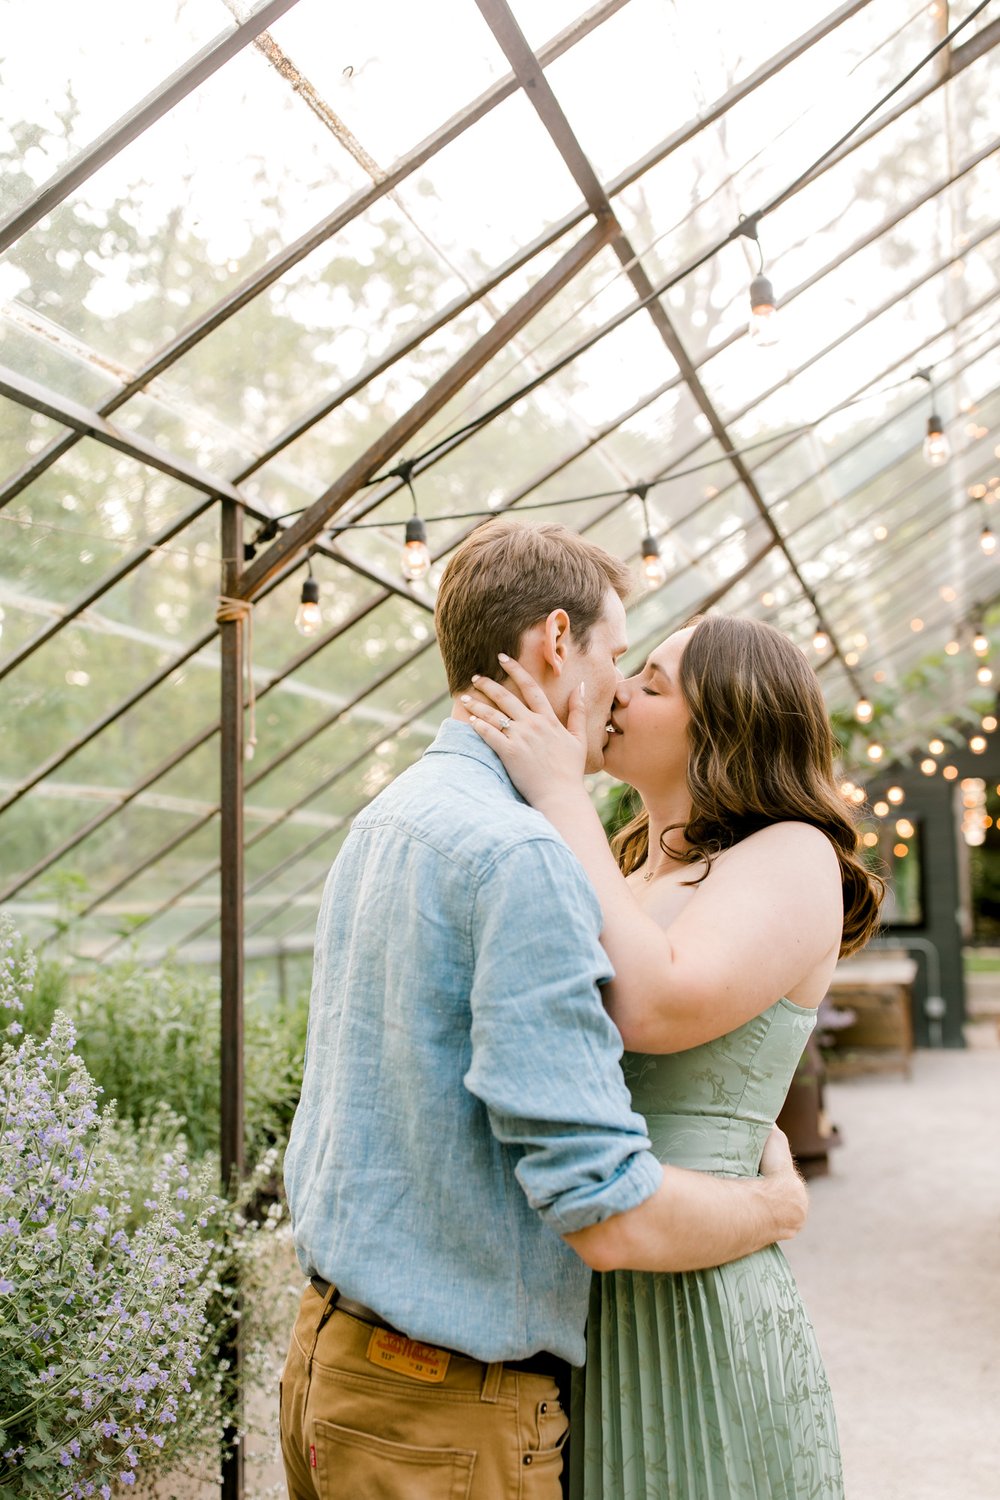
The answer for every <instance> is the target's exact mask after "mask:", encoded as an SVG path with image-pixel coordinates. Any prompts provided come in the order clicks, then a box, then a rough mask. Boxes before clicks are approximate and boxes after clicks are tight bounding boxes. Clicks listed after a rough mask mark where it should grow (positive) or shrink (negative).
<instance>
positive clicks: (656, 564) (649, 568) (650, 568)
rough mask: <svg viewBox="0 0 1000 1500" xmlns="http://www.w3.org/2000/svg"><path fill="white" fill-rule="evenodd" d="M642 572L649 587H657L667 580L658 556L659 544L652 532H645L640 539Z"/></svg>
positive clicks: (664, 569)
mask: <svg viewBox="0 0 1000 1500" xmlns="http://www.w3.org/2000/svg"><path fill="white" fill-rule="evenodd" d="M642 574H643V577H644V578H645V580H646V587H647V588H650V589H658V588H659V587H660V585H661V584H663V583H666V581H667V570H666V568H665V567H664V565H663V558H662V557H661V556H660V544H659V542H658V541H657V540H656V538H655V536H653V535H652V533H647V535H646V536H644V537H643V539H642Z"/></svg>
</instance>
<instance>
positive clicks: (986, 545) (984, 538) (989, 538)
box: [979, 526, 997, 557]
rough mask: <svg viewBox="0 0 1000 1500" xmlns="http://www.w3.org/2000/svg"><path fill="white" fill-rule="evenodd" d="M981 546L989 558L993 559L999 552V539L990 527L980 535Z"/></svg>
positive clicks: (985, 528) (984, 528) (986, 527)
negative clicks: (996, 552) (997, 551)
mask: <svg viewBox="0 0 1000 1500" xmlns="http://www.w3.org/2000/svg"><path fill="white" fill-rule="evenodd" d="M979 545H980V548H981V549H982V551H983V552H984V554H985V555H986V556H987V557H992V556H993V554H994V552H995V551H996V550H997V539H996V537H995V536H994V535H993V533H992V531H991V530H990V528H989V527H988V526H984V527H983V529H982V531H981V532H980V533H979Z"/></svg>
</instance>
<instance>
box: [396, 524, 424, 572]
mask: <svg viewBox="0 0 1000 1500" xmlns="http://www.w3.org/2000/svg"><path fill="white" fill-rule="evenodd" d="M430 565H431V554H430V550H429V548H428V546H427V528H426V526H425V525H424V523H423V521H421V519H420V517H419V516H411V517H410V519H409V520H408V521H407V523H406V540H405V542H404V544H403V557H402V561H401V564H400V566H401V568H402V573H403V577H404V578H405V579H406V581H407V583H416V582H417V581H418V580H419V579H421V578H425V577H426V576H427V572H428V569H429V568H430Z"/></svg>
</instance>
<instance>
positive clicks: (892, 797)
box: [885, 786, 906, 807]
mask: <svg viewBox="0 0 1000 1500" xmlns="http://www.w3.org/2000/svg"><path fill="white" fill-rule="evenodd" d="M885 796H886V801H887V802H891V803H892V805H893V807H898V806H899V804H900V803H901V802H902V801H903V799H904V797H905V796H906V793H905V792H904V791H903V788H902V787H901V786H891V787H890V788H889V790H888V791H887V792H886V794H885Z"/></svg>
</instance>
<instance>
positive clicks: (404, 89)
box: [0, 0, 1000, 959]
mask: <svg viewBox="0 0 1000 1500" xmlns="http://www.w3.org/2000/svg"><path fill="white" fill-rule="evenodd" d="M996 11H997V7H996V6H995V5H991V4H989V3H987V4H982V3H980V4H975V3H971V0H962V3H959V4H948V3H945V0H938V3H934V4H915V3H912V0H856V3H848V4H842V5H840V6H839V7H837V8H831V7H830V6H828V5H816V4H812V3H810V0H796V3H791V0H777V3H772V4H770V5H768V6H766V7H764V6H761V5H752V4H751V5H748V4H744V3H739V0H722V3H719V4H714V5H704V4H697V3H695V0H669V3H668V0H603V3H597V4H594V5H592V6H591V7H590V8H589V9H587V10H581V9H580V7H579V5H578V4H574V3H571V0H513V3H505V0H435V3H434V4H433V5H432V6H428V5H422V6H417V5H413V4H408V3H405V0H366V4H365V5H364V6H351V7H346V6H338V5H330V4H329V3H328V0H297V3H295V0H272V3H269V4H261V5H258V6H256V7H249V6H246V5H240V4H238V3H236V0H151V3H148V4H145V5H142V6H135V5H127V4H125V3H124V0H111V3H109V4H108V5H106V6H104V7H103V8H102V11H101V18H100V26H99V28H98V30H99V34H97V31H95V25H94V12H93V11H92V10H89V11H88V10H87V8H86V7H80V6H78V5H70V4H69V3H68V0H51V3H49V4H47V5H45V6H37V7H34V8H32V9H30V10H29V8H28V7H26V6H23V5H20V4H17V3H16V0H8V3H7V5H6V7H5V23H6V24H5V25H4V28H3V33H2V35H3V42H2V44H0V50H2V57H0V78H2V82H3V97H4V111H3V123H2V126H0V156H2V159H3V166H4V171H3V174H2V188H0V192H2V198H0V215H2V220H0V317H2V320H3V321H2V326H3V351H2V354H0V364H2V369H0V403H2V412H3V417H4V419H5V420H4V421H3V424H2V437H0V524H2V530H0V542H2V546H0V629H2V636H0V679H2V688H0V692H2V694H3V713H2V720H0V733H2V736H3V741H2V754H0V848H2V857H0V902H2V903H3V904H4V905H5V906H6V907H7V909H8V910H9V911H10V912H11V914H12V915H13V916H14V917H15V919H16V921H17V922H18V925H19V926H20V927H21V929H22V930H23V931H24V932H25V933H26V934H28V935H29V936H30V937H31V938H32V939H33V940H35V941H36V942H38V941H44V940H45V939H47V938H49V937H51V936H53V935H54V934H57V933H62V934H65V935H66V940H67V942H68V943H69V946H70V947H71V949H72V950H73V951H75V952H77V953H81V954H86V955H87V956H89V957H92V958H97V959H103V958H105V957H109V956H113V955H115V954H116V953H119V952H121V951H122V950H123V948H124V947H125V946H126V945H129V944H132V943H135V944H137V945H138V946H139V947H140V949H141V950H143V951H146V952H149V953H151V954H155V953H161V952H163V951H165V950H168V949H175V950H176V951H177V952H178V954H179V955H181V956H182V957H183V956H187V957H193V958H194V957H197V958H205V957H211V956H212V955H213V954H215V953H217V952H218V948H219V903H220V897H219V891H220V835H219V807H220V798H221V783H220V753H219V745H220V736H219V723H220V707H219V705H220V659H221V658H220V649H219V626H218V624H217V619H216V616H217V611H218V608H219V597H220V593H222V594H226V595H227V596H228V597H238V598H240V599H242V600H249V601H252V603H253V627H252V671H253V680H254V687H255V696H256V705H255V718H256V739H257V744H256V751H255V755H254V758H253V759H252V760H250V761H248V762H247V763H246V766H245V827H246V840H245V843H246V932H247V948H248V951H249V952H261V953H264V952H272V951H278V950H281V949H283V948H292V949H294V948H295V947H300V946H303V945H306V944H308V942H309V940H310V939H311V935H312V929H313V924H314V920H315V912H316V908H317V905H318V900H319V894H320V890H321V886H322V882H323V880H324V878H325V874H326V871H327V869H328V868H329V864H330V861H331V859H332V857H333V855H334V854H335V853H336V850H337V848H338V845H339V841H340V839H341V838H342V837H343V834H344V832H345V831H346V828H347V826H348V823H349V821H350V819H351V817H352V815H353V814H354V813H355V812H356V811H357V810H358V809H359V808H360V807H361V806H363V804H364V803H365V802H366V801H367V800H368V799H369V798H370V797H371V796H372V795H373V794H374V793H376V792H377V791H378V790H379V789H380V788H381V787H383V786H384V785H385V784H386V783H387V781H388V780H389V779H390V778H391V777H392V776H393V775H395V774H396V773H397V772H398V771H399V770H401V769H402V768H403V767H404V766H405V765H407V764H408V763H409V762H410V761H411V760H412V759H413V758H414V757H415V756H417V755H419V754H420V752H421V751H422V750H423V748H424V747H425V746H426V745H427V743H428V742H429V740H430V739H431V737H432V736H433V734H434V733H435V730H436V725H437V723H438V721H439V720H440V718H441V717H442V716H443V714H444V713H445V712H446V711H447V702H448V700H447V695H446V691H445V682H444V674H443V670H442V668H441V665H440V662H439V659H438V656H437V653H436V650H435V646H434V634H433V603H434V590H435V582H436V579H437V577H438V576H439V573H440V569H441V567H442V566H443V564H444V562H445V561H446V560H447V558H448V556H449V554H450V552H451V551H452V550H453V548H454V547H455V546H456V545H457V544H458V542H459V541H460V540H461V539H462V537H464V536H465V535H467V534H468V532H469V530H470V529H471V528H472V527H474V526H475V525H476V524H477V522H478V520H479V519H480V518H481V516H482V515H483V514H486V513H495V512H500V511H505V510H512V511H514V512H516V513H522V512H523V513H525V514H526V515H530V517H532V518H533V519H536V520H537V519H546V520H547V519H558V520H561V521H563V522H565V523H567V524H569V525H571V526H573V527H575V528H577V529H579V530H581V531H585V532H586V533H587V535H589V536H591V537H593V538H594V539H595V540H597V541H599V542H601V543H602V544H603V545H604V546H606V547H608V548H609V549H610V550H611V551H613V552H615V553H616V554H618V555H620V556H622V557H624V558H628V559H630V560H631V561H633V562H634V563H635V566H636V577H637V594H636V599H635V602H634V603H633V606H632V608H631V609H630V633H631V639H632V641H633V649H634V655H635V656H640V655H641V654H642V653H643V652H644V651H645V650H646V649H647V648H648V646H649V645H650V644H651V643H653V642H655V641H657V640H658V639H660V638H661V637H662V636H663V635H664V634H666V633H667V632H668V631H669V630H670V629H671V628H673V627H675V626H676V625H677V624H678V623H680V622H681V621H683V620H684V619H685V618H686V617H687V616H688V615H690V614H691V613H693V612H695V611H697V610H700V609H704V608H708V607H717V608H719V609H722V610H725V611H730V612H738V613H748V614H753V615H757V616H760V617H762V618H766V619H768V620H770V621H772V622H773V623H774V624H775V625H777V626H778V627H779V628H780V629H782V630H785V631H787V632H788V633H789V634H790V635H791V636H792V637H793V638H794V639H795V640H796V641H797V642H799V643H800V644H801V645H802V647H803V649H804V650H805V651H807V652H808V653H809V654H810V656H811V657H812V659H813V660H815V661H816V663H817V665H818V667H819V670H820V673H821V679H822V681H823V684H824V689H825V691H826V693H827V698H828V702H829V705H830V708H831V712H832V713H833V714H834V716H835V718H836V720H837V723H838V725H839V726H840V727H841V728H842V729H843V730H844V731H845V733H850V734H851V735H852V738H851V740H850V749H849V751H848V754H847V760H846V762H845V772H846V773H847V774H853V775H854V776H855V777H856V778H858V779H863V777H864V776H865V775H866V774H867V772H866V771H865V769H864V768H865V766H866V765H868V764H869V762H868V761H867V758H866V756H867V746H868V742H869V741H870V739H872V738H873V737H874V736H876V735H877V737H878V739H879V740H880V742H882V743H884V745H885V752H886V759H889V758H892V757H895V758H903V759H906V758H908V757H911V756H914V755H919V754H920V753H921V752H923V751H924V749H925V746H926V743H927V740H928V738H929V737H930V736H932V735H934V734H935V733H938V732H940V733H942V734H943V735H945V736H948V735H952V736H954V735H955V734H957V733H958V730H959V729H960V728H961V726H962V725H963V723H965V722H967V720H968V717H969V715H971V714H973V713H977V712H978V713H981V712H984V711H985V710H986V709H987V708H989V707H991V706H992V704H993V702H994V690H993V688H992V687H991V686H990V685H989V684H988V683H987V684H983V683H981V682H979V681H978V680H977V675H976V674H977V670H980V671H981V669H982V666H983V662H982V660H981V659H980V658H977V657H976V655H975V653H974V652H973V650H972V647H971V635H972V632H973V628H974V627H975V626H976V625H977V624H978V623H979V622H980V621H984V622H985V623H986V624H987V626H988V625H989V623H990V621H991V615H992V613H993V612H994V611H995V610H996V606H997V605H998V603H1000V554H997V555H992V554H990V553H988V552H987V551H985V550H984V548H983V546H982V545H981V542H982V533H983V530H984V528H986V529H987V531H992V530H995V529H998V528H997V526H996V524H995V523H994V522H993V521H992V519H991V517H992V516H993V515H994V514H996V515H998V516H1000V509H998V510H997V511H996V512H993V511H991V509H990V506H991V504H992V503H993V501H995V500H996V499H997V496H998V495H1000V275H998V269H1000V174H998V164H997V149H998V147H1000V95H998V91H997V89H996V86H995V78H996V59H995V56H994V52H993V49H994V47H995V46H996V44H997V43H998V42H1000V17H998V15H997V14H996ZM762 268H763V271H764V273H765V274H766V276H767V277H768V278H769V279H770V281H771V282H772V283H773V286H774V289H775V293H776V298H777V302H778V305H779V312H778V314H777V319H778V321H779V322H780V325H781V337H780V339H779V340H778V341H777V342H776V343H774V344H770V345H768V344H766V343H762V342H761V341H759V340H756V339H751V337H750V336H749V335H748V331H747V321H748V316H749V311H750V302H749V297H748V290H749V286H750V282H751V280H752V279H753V278H754V277H755V276H756V275H757V274H758V272H759V271H760V270H761V269H762ZM935 412H936V413H937V414H939V415H940V417H941V419H942V425H943V429H944V433H945V435H946V437H947V440H948V442H949V443H950V448H951V457H950V459H949V460H948V461H947V462H944V463H941V464H939V465H930V464H928V462H927V461H926V459H925V456H924V452H923V445H924V437H925V434H926V433H927V429H928V421H929V417H930V416H931V414H932V413H935ZM414 503H416V504H417V506H418V507H419V512H420V514H421V516H422V517H423V518H424V520H425V522H426V525H427V531H428V537H429V543H430V548H431V552H432V555H433V559H434V561H433V566H432V568H431V571H430V573H429V575H428V576H427V577H426V578H425V579H423V580H421V581H419V582H416V583H408V582H406V581H404V579H403V578H402V576H401V571H400V554H401V548H402V540H403V525H404V524H405V522H406V520H407V518H408V517H409V516H410V515H411V514H412V512H413V508H414ZM241 517H242V521H241ZM269 523H270V524H269ZM647 530H652V532H653V533H654V535H655V536H656V537H657V539H658V541H659V546H660V551H661V557H662V562H663V564H664V567H665V573H666V577H665V581H664V582H662V583H661V584H659V586H656V587H653V588H644V587H643V586H642V583H641V581H640V580H641V578H642V570H641V567H640V556H639V549H640V543H641V540H642V538H643V536H644V534H645V533H646V532H647ZM241 532H242V537H243V541H244V543H245V544H247V545H248V551H251V552H253V555H252V556H247V557H246V558H244V556H242V555H241V550H242V549H241V547H240V542H239V537H240V535H241ZM227 536H228V537H229V538H233V537H235V538H236V542H235V544H232V543H229V544H227V542H226V541H225V540H224V538H226V537H227ZM227 545H228V549H229V550H228V554H227V550H226V549H227ZM988 545H989V541H988V539H987V546H988ZM307 566H308V567H310V568H311V570H312V573H313V575H314V577H315V579H316V581H317V583H318V586H319V594H320V606H321V613H322V622H321V625H320V627H319V629H318V631H317V632H316V633H314V634H312V635H310V636H308V637H303V636H302V635H300V634H298V633H297V632H296V630H295V628H294V626H293V621H294V618H295V614H296V608H297V606H298V604H299V598H300V592H301V589H302V584H303V579H304V577H305V576H306V568H307ZM996 612H997V613H998V615H1000V610H996ZM861 697H866V698H868V699H869V700H870V701H871V702H872V704H873V705H874V722H873V725H872V726H871V727H865V726H862V725H860V724H859V723H858V722H857V720H856V717H855V704H856V703H857V701H858V699H859V698H861Z"/></svg>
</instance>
